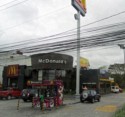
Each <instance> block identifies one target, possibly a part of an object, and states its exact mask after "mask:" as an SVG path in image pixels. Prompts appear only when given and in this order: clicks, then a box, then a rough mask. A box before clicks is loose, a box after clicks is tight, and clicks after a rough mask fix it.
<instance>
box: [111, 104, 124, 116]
mask: <svg viewBox="0 0 125 117" xmlns="http://www.w3.org/2000/svg"><path fill="white" fill-rule="evenodd" d="M113 117H125V105H124V106H123V107H122V108H121V109H119V110H118V111H116V112H115V114H114V115H113Z"/></svg>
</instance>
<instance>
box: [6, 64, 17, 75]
mask: <svg viewBox="0 0 125 117" xmlns="http://www.w3.org/2000/svg"><path fill="white" fill-rule="evenodd" d="M7 76H8V77H17V76H19V65H9V66H8V67H7Z"/></svg>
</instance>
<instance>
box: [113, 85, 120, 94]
mask: <svg viewBox="0 0 125 117" xmlns="http://www.w3.org/2000/svg"><path fill="white" fill-rule="evenodd" d="M119 91H120V90H119V87H118V86H111V92H113V93H119Z"/></svg>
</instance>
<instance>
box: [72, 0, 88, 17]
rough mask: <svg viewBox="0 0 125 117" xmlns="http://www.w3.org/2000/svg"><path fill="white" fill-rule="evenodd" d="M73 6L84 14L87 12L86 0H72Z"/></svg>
mask: <svg viewBox="0 0 125 117" xmlns="http://www.w3.org/2000/svg"><path fill="white" fill-rule="evenodd" d="M72 6H73V7H74V8H75V9H76V10H77V11H80V14H81V15H82V16H85V14H86V0H72Z"/></svg>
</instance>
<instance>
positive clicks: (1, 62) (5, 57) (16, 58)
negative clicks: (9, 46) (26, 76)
mask: <svg viewBox="0 0 125 117" xmlns="http://www.w3.org/2000/svg"><path fill="white" fill-rule="evenodd" d="M14 64H18V65H27V66H31V58H30V57H29V56H26V55H23V53H22V52H20V51H16V52H13V53H12V52H7V53H0V82H2V79H3V78H2V73H3V68H4V66H8V65H14Z"/></svg>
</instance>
